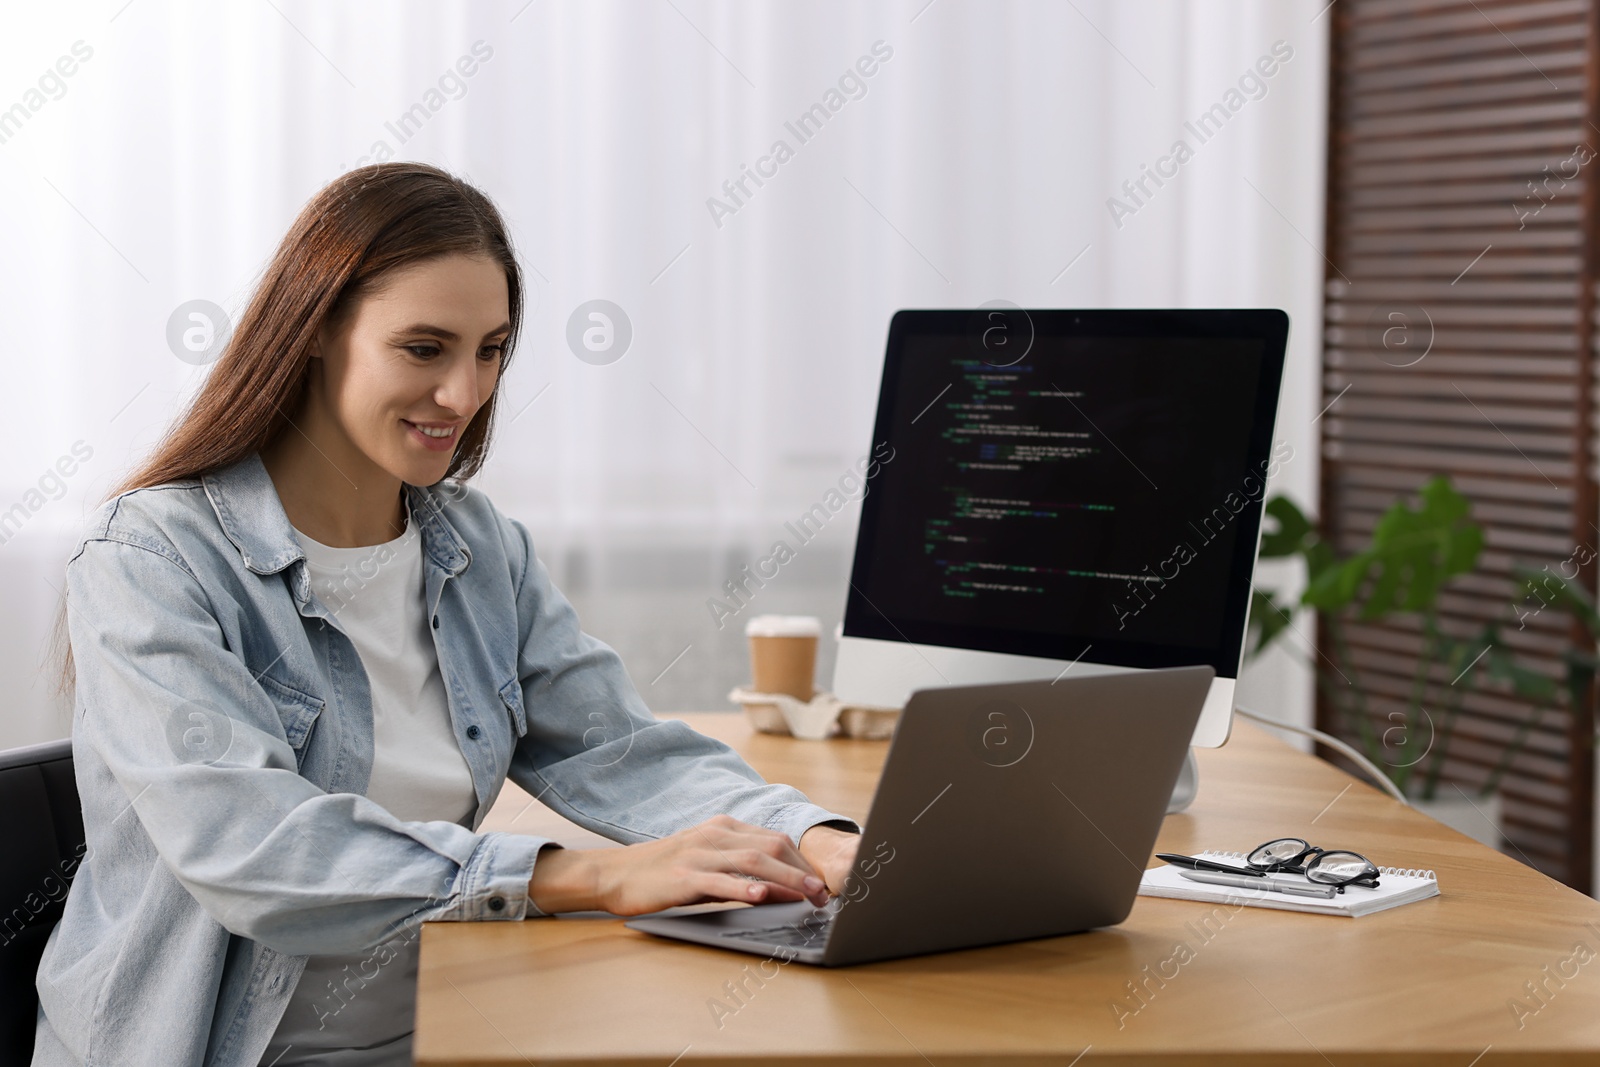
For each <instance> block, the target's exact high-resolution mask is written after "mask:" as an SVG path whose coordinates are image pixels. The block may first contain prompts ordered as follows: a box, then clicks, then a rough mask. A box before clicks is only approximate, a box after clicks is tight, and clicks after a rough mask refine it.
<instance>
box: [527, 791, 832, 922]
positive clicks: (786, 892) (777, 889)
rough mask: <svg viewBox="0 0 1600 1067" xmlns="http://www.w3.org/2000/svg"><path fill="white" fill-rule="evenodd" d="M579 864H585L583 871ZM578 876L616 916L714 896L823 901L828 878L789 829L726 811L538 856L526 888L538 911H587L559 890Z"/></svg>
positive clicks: (750, 900) (595, 904)
mask: <svg viewBox="0 0 1600 1067" xmlns="http://www.w3.org/2000/svg"><path fill="white" fill-rule="evenodd" d="M807 832H808V833H809V832H810V831H807ZM562 853H568V854H567V855H562ZM558 857H559V858H558ZM552 859H554V860H556V862H555V863H549V861H550V860H552ZM546 864H549V867H548V868H547V877H542V876H541V875H540V869H541V868H544V867H545V866H546ZM579 866H581V867H584V868H586V869H585V870H583V871H581V872H579V871H578V870H577V868H578V867H579ZM573 881H577V882H580V883H586V884H587V885H588V886H590V887H591V888H590V889H589V890H588V892H586V893H584V894H583V896H585V897H588V898H589V899H590V902H591V904H592V906H593V907H597V908H600V909H603V910H605V911H609V912H611V913H612V914H613V915H642V914H644V913H646V912H652V911H660V910H661V909H663V908H671V907H675V906H677V905H679V904H704V903H706V902H708V901H717V900H742V901H745V902H746V903H749V904H762V903H768V902H773V901H796V900H810V901H811V902H812V903H813V904H816V905H818V906H821V905H823V904H826V903H827V901H828V887H827V885H826V883H824V882H823V880H822V879H821V878H819V877H817V872H816V871H815V870H813V869H812V867H811V864H810V863H808V862H807V861H806V859H805V858H804V857H803V856H802V855H801V854H800V852H799V851H798V850H797V849H796V848H795V847H794V845H793V844H792V843H791V842H790V841H789V837H788V835H787V834H783V833H779V832H778V831H776V830H767V829H764V828H763V827H760V826H752V825H751V824H749V823H745V822H740V821H739V820H738V819H735V818H733V817H731V816H728V815H716V816H713V817H712V818H710V819H707V820H706V821H705V822H703V823H700V824H699V825H698V826H691V827H689V828H688V829H687V830H680V831H678V832H677V833H675V834H672V835H671V836H669V837H663V838H661V839H660V840H657V841H644V842H640V843H639V844H636V845H628V846H626V847H623V848H601V849H582V850H578V849H574V850H571V851H570V852H569V850H567V849H549V850H546V851H545V852H544V853H542V854H541V855H540V857H539V859H538V860H537V861H536V862H535V863H534V867H533V881H532V882H531V883H530V885H529V888H528V894H529V896H530V897H532V898H533V902H534V903H535V904H536V905H538V907H539V908H540V910H541V911H546V912H554V911H575V910H587V909H584V908H582V907H574V906H572V904H573V901H574V899H575V898H574V897H572V896H570V895H567V894H566V893H564V892H563V891H562V886H563V885H565V884H570V883H571V882H573ZM547 903H548V904H550V905H551V906H550V907H547V906H546V904H547Z"/></svg>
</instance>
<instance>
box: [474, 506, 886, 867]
mask: <svg viewBox="0 0 1600 1067" xmlns="http://www.w3.org/2000/svg"><path fill="white" fill-rule="evenodd" d="M505 521H506V522H507V524H508V526H509V528H510V530H509V532H508V533H507V537H508V539H511V538H514V539H515V542H520V548H517V547H516V544H515V542H514V543H513V550H514V551H516V552H517V553H518V555H519V556H520V559H521V561H522V573H521V575H520V576H519V577H518V579H517V625H518V631H517V632H518V635H519V639H520V641H521V649H520V653H519V657H518V674H519V677H520V679H521V685H522V695H523V704H524V707H525V708H526V711H527V720H528V722H527V726H528V731H527V734H526V735H525V736H523V737H522V738H521V739H520V740H519V742H518V744H517V747H516V750H515V752H514V753H513V755H512V759H511V768H510V771H509V777H510V778H511V780H512V781H514V782H516V783H517V784H518V785H519V786H521V787H522V788H523V789H526V790H527V791H528V792H529V793H531V794H533V795H534V796H535V797H537V798H538V799H539V800H541V801H542V802H544V803H545V804H546V805H547V806H549V807H550V808H551V809H553V810H554V811H556V812H557V813H558V814H560V815H562V816H564V817H565V818H567V819H569V820H571V821H572V822H574V823H577V824H578V825H579V826H582V827H584V828H586V829H589V830H592V831H593V832H595V833H597V834H600V835H601V836H604V837H608V838H610V839H611V840H614V841H620V842H623V843H625V844H632V843H634V842H638V841H648V840H654V839H657V838H661V837H666V836H668V835H669V834H672V833H676V832H677V831H679V830H682V829H685V828H687V827H689V826H692V825H695V824H696V823H699V822H703V821H704V820H706V819H709V818H711V817H712V816H714V815H718V814H726V815H731V816H733V817H734V818H736V819H739V820H740V821H742V822H747V823H751V824H753V825H756V826H763V827H766V828H768V829H772V830H778V831H780V832H782V833H784V834H786V835H787V836H788V837H789V838H790V840H792V841H793V842H794V843H795V844H796V845H798V844H799V842H800V837H801V835H802V834H804V833H805V832H806V830H808V829H810V828H811V827H812V826H815V825H817V824H819V823H826V824H829V825H832V826H837V827H839V828H840V829H844V830H849V831H852V832H855V833H860V832H861V827H860V826H859V825H858V824H857V823H856V822H855V820H853V819H851V818H849V817H848V816H845V815H841V814H839V813H837V812H832V811H829V810H827V809H826V808H823V807H820V806H819V805H816V804H813V803H811V802H810V801H809V800H808V799H807V798H806V796H805V795H804V794H803V793H801V792H800V791H799V790H798V789H795V788H794V787H793V786H788V785H781V784H777V783H769V782H767V781H766V780H765V779H763V778H762V777H761V775H759V774H758V773H756V771H755V769H754V768H753V767H751V766H750V765H749V764H748V763H746V762H745V761H744V760H743V759H742V758H741V757H740V756H739V754H738V753H736V752H735V751H734V750H733V749H732V748H730V747H728V746H727V745H726V744H724V743H723V742H721V741H718V740H717V739H715V738H712V737H707V736H706V735H704V734H701V733H698V732H696V731H695V730H694V729H692V728H691V727H690V726H689V725H688V724H687V723H684V722H681V721H679V720H676V719H657V718H656V717H655V716H654V715H652V714H651V712H650V710H649V708H648V707H646V706H645V703H644V700H643V699H642V698H641V697H640V695H639V692H638V690H637V689H636V688H635V687H634V685H633V682H632V681H631V679H630V678H629V677H628V672H627V670H626V668H625V667H624V666H623V663H622V660H621V657H619V656H618V655H617V653H616V652H615V651H614V650H613V649H612V648H611V647H610V646H609V645H607V644H606V643H605V642H603V641H600V640H598V639H597V638H595V637H592V636H590V635H589V634H586V633H584V632H583V631H582V630H581V629H580V627H579V623H578V616H577V612H576V611H575V610H574V609H573V607H572V605H571V604H570V603H569V602H568V601H567V599H566V597H564V596H563V595H562V594H561V592H560V591H559V590H558V589H556V588H555V586H554V585H553V584H552V583H551V581H550V576H549V573H548V571H547V569H546V568H545V565H544V563H543V561H542V560H540V559H539V557H538V556H537V555H536V554H535V552H534V547H533V542H532V539H531V538H530V537H529V534H528V530H527V528H526V527H525V526H524V525H523V524H522V523H521V522H518V521H517V520H515V519H507V520H505Z"/></svg>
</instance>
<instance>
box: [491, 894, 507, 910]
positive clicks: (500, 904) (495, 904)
mask: <svg viewBox="0 0 1600 1067" xmlns="http://www.w3.org/2000/svg"><path fill="white" fill-rule="evenodd" d="M505 906H506V900H505V897H490V898H489V910H490V911H500V910H501V909H503V908H504V907H505Z"/></svg>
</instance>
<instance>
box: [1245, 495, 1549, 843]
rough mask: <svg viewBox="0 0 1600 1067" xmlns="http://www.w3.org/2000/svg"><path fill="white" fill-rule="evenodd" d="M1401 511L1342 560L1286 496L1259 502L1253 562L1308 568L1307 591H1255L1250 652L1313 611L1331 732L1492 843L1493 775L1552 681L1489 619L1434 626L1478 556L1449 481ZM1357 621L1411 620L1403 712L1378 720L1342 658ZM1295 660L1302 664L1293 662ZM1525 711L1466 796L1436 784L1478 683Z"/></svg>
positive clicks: (1446, 818)
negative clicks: (1442, 601)
mask: <svg viewBox="0 0 1600 1067" xmlns="http://www.w3.org/2000/svg"><path fill="white" fill-rule="evenodd" d="M1417 497H1418V504H1417V506H1416V507H1414V508H1413V507H1411V506H1410V505H1409V504H1408V503H1407V502H1406V501H1405V500H1403V499H1402V500H1397V501H1396V502H1395V503H1394V504H1393V505H1392V506H1391V507H1390V508H1389V510H1388V511H1386V512H1385V513H1384V514H1383V516H1382V517H1381V518H1380V519H1379V520H1378V523H1377V525H1376V526H1375V527H1374V528H1373V531H1372V537H1371V539H1370V541H1369V542H1368V543H1367V545H1366V546H1365V547H1364V548H1362V549H1361V550H1360V551H1358V552H1355V553H1353V554H1351V555H1348V556H1344V557H1340V556H1339V555H1338V553H1336V552H1335V551H1334V549H1333V547H1332V545H1330V544H1329V543H1328V541H1327V540H1325V539H1324V537H1323V536H1322V534H1321V533H1320V531H1318V529H1317V528H1316V525H1315V524H1314V523H1313V522H1312V521H1311V520H1310V519H1309V518H1307V517H1306V515H1305V514H1304V513H1303V512H1302V511H1301V510H1300V509H1299V508H1298V507H1296V506H1295V504H1294V502H1293V501H1291V500H1289V499H1288V498H1287V497H1284V496H1281V495H1280V496H1275V497H1273V498H1271V499H1270V500H1268V501H1267V504H1266V507H1265V510H1266V520H1265V521H1266V522H1267V526H1266V528H1265V529H1264V530H1263V533H1262V538H1261V558H1263V559H1274V558H1289V557H1298V558H1299V559H1301V560H1303V561H1304V563H1305V565H1306V587H1305V590H1304V592H1303V593H1302V594H1301V595H1300V597H1299V599H1298V601H1296V602H1293V603H1290V602H1287V601H1284V600H1281V599H1280V596H1279V594H1277V593H1276V592H1274V591H1272V590H1257V591H1256V592H1255V593H1254V595H1253V598H1252V602H1251V610H1250V629H1251V634H1250V640H1249V644H1248V655H1249V656H1250V657H1254V656H1256V655H1259V654H1260V653H1261V652H1262V651H1264V650H1265V649H1266V648H1267V647H1269V646H1270V645H1271V644H1272V643H1273V642H1274V641H1276V640H1277V639H1279V638H1280V637H1282V635H1283V634H1284V633H1285V632H1287V631H1288V630H1289V629H1290V627H1291V626H1292V622H1293V615H1294V612H1295V610H1296V609H1298V608H1310V609H1313V610H1315V611H1317V612H1318V613H1319V618H1320V620H1321V624H1322V625H1321V634H1322V636H1323V639H1324V642H1325V645H1326V647H1327V648H1328V649H1329V650H1330V651H1331V652H1332V655H1331V656H1330V655H1328V654H1326V653H1324V652H1314V657H1315V658H1314V660H1310V661H1308V662H1307V666H1308V667H1309V668H1310V669H1311V670H1312V672H1313V675H1314V677H1315V678H1316V682H1317V686H1318V688H1319V690H1320V691H1321V693H1322V694H1323V697H1324V700H1325V701H1326V702H1327V704H1328V706H1329V707H1331V708H1333V709H1334V713H1335V715H1336V717H1337V722H1338V726H1339V728H1340V730H1341V732H1344V733H1346V734H1347V735H1353V736H1354V737H1355V738H1356V739H1357V740H1358V741H1359V743H1360V747H1361V749H1362V750H1363V751H1364V752H1365V753H1366V755H1367V757H1368V758H1369V759H1370V760H1371V761H1372V762H1373V763H1374V764H1376V765H1377V766H1378V767H1379V768H1380V769H1381V770H1382V771H1383V772H1384V773H1385V774H1386V775H1387V776H1388V777H1389V779H1390V780H1391V781H1393V782H1394V784H1395V785H1396V786H1397V787H1399V789H1400V791H1401V792H1402V793H1404V794H1405V795H1406V796H1407V797H1408V798H1411V801H1412V803H1413V804H1414V805H1415V806H1417V807H1418V808H1420V809H1423V810H1425V811H1428V812H1429V813H1430V814H1432V815H1434V816H1435V817H1436V818H1438V819H1439V820H1440V821H1441V822H1445V823H1446V824H1448V825H1451V826H1454V827H1455V828H1457V829H1460V830H1462V832H1464V833H1468V834H1470V835H1472V836H1475V837H1478V838H1479V839H1480V840H1486V841H1488V842H1489V843H1491V844H1498V843H1499V840H1498V838H1499V832H1498V825H1499V813H1498V809H1499V794H1498V789H1499V785H1500V780H1501V778H1502V777H1503V776H1504V775H1505V773H1506V771H1507V769H1508V768H1509V767H1510V766H1511V762H1512V760H1514V759H1515V758H1516V754H1517V753H1518V752H1519V751H1521V749H1522V747H1523V745H1524V744H1525V743H1526V741H1527V737H1528V735H1529V733H1530V732H1531V731H1532V730H1533V729H1534V727H1535V726H1537V724H1538V721H1539V718H1540V716H1542V715H1543V713H1544V711H1545V709H1546V708H1547V707H1548V706H1549V704H1550V702H1551V701H1552V700H1553V698H1554V696H1555V683H1554V682H1553V681H1551V679H1549V678H1547V677H1545V676H1544V675H1542V674H1539V673H1538V672H1536V671H1532V670H1529V669H1528V668H1526V667H1524V666H1522V665H1520V664H1519V663H1518V662H1517V660H1516V658H1515V657H1514V655H1513V654H1512V652H1511V650H1510V649H1509V648H1507V647H1506V646H1505V645H1504V644H1503V643H1502V642H1501V640H1500V633H1499V623H1498V622H1497V621H1491V622H1489V623H1487V624H1485V625H1484V626H1483V627H1482V628H1481V629H1479V630H1478V631H1476V632H1474V633H1468V634H1461V633H1451V632H1448V631H1446V630H1445V629H1444V628H1442V627H1441V625H1440V619H1439V607H1438V602H1439V594H1440V592H1441V591H1442V590H1443V589H1444V588H1445V587H1446V586H1447V585H1448V584H1449V583H1450V581H1451V580H1452V579H1454V578H1456V577H1458V576H1460V575H1463V574H1468V573H1470V572H1472V571H1473V570H1474V569H1475V568H1476V566H1477V563H1478V556H1479V554H1480V552H1481V551H1482V549H1483V530H1482V528H1481V527H1480V526H1478V525H1477V524H1476V523H1475V522H1473V521H1472V517H1471V505H1470V502H1469V501H1468V500H1467V498H1466V497H1464V496H1462V495H1461V494H1460V493H1458V492H1457V491H1456V490H1455V488H1454V487H1453V486H1451V484H1450V481H1449V479H1448V478H1445V477H1442V476H1441V477H1436V478H1433V479H1431V480H1430V481H1428V482H1427V483H1426V484H1425V485H1423V486H1422V487H1421V488H1420V489H1419V490H1418V493H1417ZM1351 618H1354V619H1356V620H1359V621H1361V622H1377V621H1380V620H1386V619H1410V620H1412V621H1413V622H1414V623H1415V626H1416V631H1417V641H1418V648H1417V651H1416V653H1415V657H1416V664H1415V667H1414V669H1413V672H1412V681H1411V684H1410V686H1409V687H1408V690H1407V696H1406V698H1405V701H1404V704H1403V708H1402V709H1395V710H1391V711H1389V712H1388V713H1387V714H1386V715H1384V716H1383V717H1382V718H1379V717H1377V716H1376V715H1375V714H1374V712H1373V710H1372V709H1371V707H1370V706H1369V699H1368V698H1369V694H1368V692H1367V689H1366V687H1364V686H1363V685H1362V684H1361V679H1360V677H1359V673H1360V672H1359V671H1358V669H1357V668H1356V666H1355V663H1354V659H1353V657H1352V656H1351V650H1350V646H1349V644H1348V642H1347V640H1346V634H1345V627H1346V624H1347V622H1348V620H1350V619H1351ZM1301 658H1302V660H1307V659H1308V657H1306V656H1305V655H1304V654H1301ZM1483 677H1487V679H1488V680H1489V682H1490V683H1492V684H1494V685H1496V686H1497V687H1498V688H1501V689H1502V691H1509V692H1512V693H1515V694H1516V695H1517V696H1519V697H1523V698H1525V699H1528V700H1530V701H1532V702H1533V703H1534V709H1533V711H1532V712H1531V713H1530V714H1529V715H1528V716H1527V717H1526V718H1525V719H1524V720H1523V721H1521V722H1520V723H1519V724H1518V727H1517V732H1516V734H1515V736H1514V737H1513V738H1512V740H1511V742H1510V743H1509V744H1508V745H1507V746H1506V747H1505V748H1504V750H1503V751H1502V753H1501V755H1500V758H1499V760H1498V761H1497V763H1496V765H1495V766H1494V767H1493V768H1492V769H1491V770H1490V772H1489V774H1488V775H1487V776H1486V778H1485V779H1484V780H1483V781H1482V782H1481V783H1478V785H1477V786H1476V788H1474V789H1472V790H1471V792H1468V791H1467V788H1468V787H1466V786H1463V785H1460V784H1457V785H1456V786H1455V787H1454V788H1445V785H1446V783H1444V780H1443V777H1442V776H1443V771H1444V768H1445V765H1446V762H1447V760H1448V755H1449V751H1450V746H1451V742H1452V741H1453V739H1454V737H1455V731H1456V727H1457V725H1458V723H1459V721H1460V718H1461V715H1462V709H1463V706H1464V702H1465V700H1466V698H1467V697H1468V695H1470V694H1471V693H1472V692H1474V691H1475V690H1476V689H1477V687H1478V685H1479V683H1480V679H1481V678H1483Z"/></svg>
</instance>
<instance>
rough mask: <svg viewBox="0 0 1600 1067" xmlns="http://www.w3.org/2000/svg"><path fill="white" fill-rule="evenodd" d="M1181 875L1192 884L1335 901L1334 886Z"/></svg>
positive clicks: (1205, 873) (1203, 873)
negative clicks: (1260, 890) (1200, 883)
mask: <svg viewBox="0 0 1600 1067" xmlns="http://www.w3.org/2000/svg"><path fill="white" fill-rule="evenodd" d="M1178 873H1179V874H1181V875H1183V877H1185V878H1187V879H1189V880H1190V881H1191V882H1205V883H1207V884H1209V885H1233V886H1239V887H1240V888H1241V889H1266V890H1269V891H1270V892H1273V893H1288V894H1290V895H1291V896H1297V897H1321V898H1322V899H1323V900H1331V899H1333V893H1334V889H1333V886H1315V885H1297V884H1295V883H1293V882H1281V881H1279V880H1278V879H1276V878H1245V877H1241V876H1240V875H1237V874H1216V873H1213V872H1211V871H1179V872H1178Z"/></svg>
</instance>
